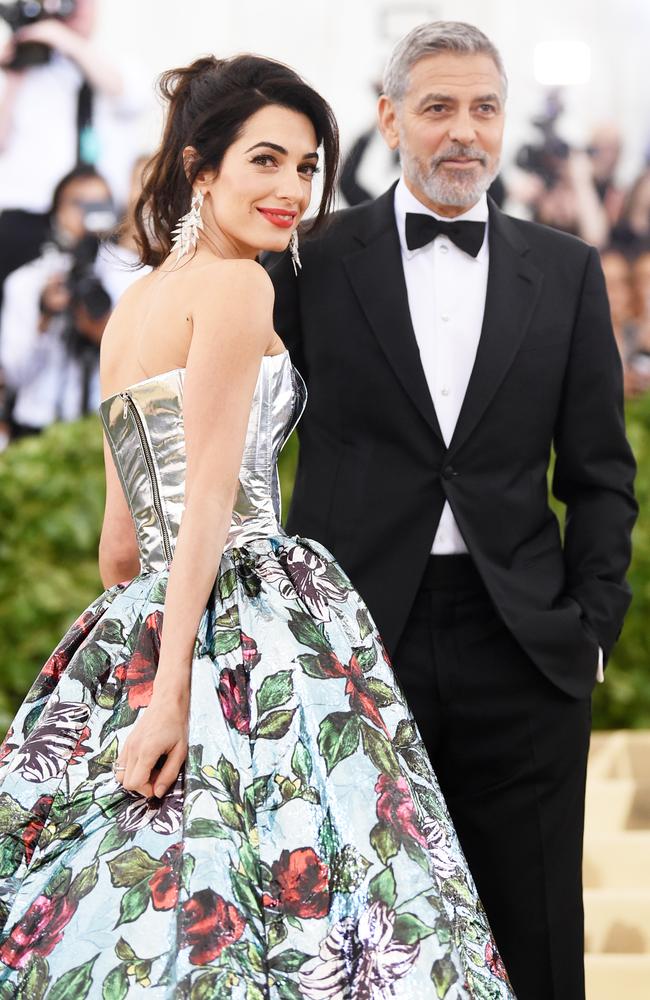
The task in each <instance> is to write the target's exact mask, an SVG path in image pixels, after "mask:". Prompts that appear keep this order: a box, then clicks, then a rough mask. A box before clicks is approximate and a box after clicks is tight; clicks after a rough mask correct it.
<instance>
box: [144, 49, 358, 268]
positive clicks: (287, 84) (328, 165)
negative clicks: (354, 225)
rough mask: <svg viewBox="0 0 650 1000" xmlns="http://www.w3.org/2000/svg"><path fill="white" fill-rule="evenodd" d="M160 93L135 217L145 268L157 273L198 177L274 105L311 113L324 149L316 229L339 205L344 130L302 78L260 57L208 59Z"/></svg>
mask: <svg viewBox="0 0 650 1000" xmlns="http://www.w3.org/2000/svg"><path fill="white" fill-rule="evenodd" d="M159 88H160V92H161V94H162V96H163V98H164V99H165V100H166V101H168V102H169V110H168V115H167V121H166V124H165V129H164V133H163V138H162V142H161V145H160V149H159V150H158V152H157V153H156V154H155V155H154V157H153V159H152V160H151V161H150V162H149V164H148V166H147V168H146V170H145V177H144V185H143V189H142V194H141V196H140V198H139V200H138V202H137V204H136V206H135V213H134V214H135V225H136V232H137V242H138V245H139V248H140V255H141V259H142V263H143V264H151V265H153V266H154V267H155V266H157V265H158V264H160V263H161V262H162V261H163V260H164V259H165V257H166V256H167V254H168V253H169V251H170V249H171V245H172V235H171V234H172V232H173V230H174V228H175V227H176V225H177V223H178V220H179V218H180V217H181V216H182V215H185V213H186V212H187V211H188V210H189V207H190V198H191V193H192V185H193V182H194V179H195V178H196V176H197V174H199V173H200V172H201V171H202V170H218V169H219V166H220V165H221V162H222V160H223V158H224V156H225V154H226V151H227V150H228V148H229V147H230V146H231V145H232V144H233V142H235V141H236V139H237V138H238V136H239V135H240V134H241V131H242V129H243V127H244V125H245V124H246V122H247V121H248V119H249V118H250V117H251V116H252V115H254V114H255V113H256V112H257V111H259V110H260V109H261V108H265V107H269V106H272V105H279V106H281V107H284V108H289V109H291V110H292V111H297V112H299V113H301V114H304V115H306V117H307V118H308V119H309V120H310V122H311V123H312V125H313V126H314V130H315V132H316V136H317V139H318V144H319V146H320V145H322V146H323V151H324V170H323V195H322V198H321V202H320V206H319V209H318V213H317V215H316V217H315V219H314V221H313V223H312V226H313V227H316V226H318V225H319V224H320V223H321V222H322V220H323V219H324V218H325V216H326V215H327V213H328V211H329V209H330V207H331V205H332V202H333V199H334V191H335V181H336V171H337V167H338V159H339V138H338V128H337V124H336V119H335V118H334V114H333V112H332V109H331V108H330V106H329V104H328V103H327V102H326V101H325V100H324V99H323V98H322V97H321V96H320V95H319V94H317V93H316V91H315V90H313V89H312V87H310V86H309V85H308V84H306V83H305V82H304V80H302V79H301V78H300V77H299V76H298V74H297V73H295V72H294V71H293V70H292V69H289V67H288V66H284V65H283V64H282V63H279V62H275V61H274V60H272V59H263V58H261V57H260V56H253V55H240V56H234V57H233V58H232V59H216V58H215V57H214V56H206V57H205V58H202V59H197V60H196V61H195V62H193V63H192V64H191V65H190V66H186V67H183V68H181V69H172V70H168V71H167V72H166V73H163V75H162V76H161V78H160V81H159ZM186 146H193V147H194V148H195V149H196V150H197V153H198V156H197V157H196V158H195V159H194V161H193V163H192V164H191V167H190V168H189V170H190V176H189V178H188V177H187V176H186V173H185V165H184V163H183V149H184V148H185V147H186Z"/></svg>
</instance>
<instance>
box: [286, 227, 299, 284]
mask: <svg viewBox="0 0 650 1000" xmlns="http://www.w3.org/2000/svg"><path fill="white" fill-rule="evenodd" d="M289 253H290V254H291V263H292V264H293V273H294V274H295V275H296V277H298V268H301V269H302V264H301V263H300V254H299V253H298V233H297V232H296V231H295V230H294V231H293V233H292V234H291V239H290V240H289Z"/></svg>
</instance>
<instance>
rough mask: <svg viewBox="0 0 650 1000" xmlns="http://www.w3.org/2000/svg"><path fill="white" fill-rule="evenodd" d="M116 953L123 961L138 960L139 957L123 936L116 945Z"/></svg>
mask: <svg viewBox="0 0 650 1000" xmlns="http://www.w3.org/2000/svg"><path fill="white" fill-rule="evenodd" d="M115 954H116V955H117V957H118V958H119V959H121V960H122V961H123V962H133V961H137V958H138V956H137V955H136V953H135V952H134V950H133V948H132V947H131V945H130V944H129V943H128V941H125V940H124V938H123V937H121V938H120V940H119V941H118V942H117V944H116V945H115Z"/></svg>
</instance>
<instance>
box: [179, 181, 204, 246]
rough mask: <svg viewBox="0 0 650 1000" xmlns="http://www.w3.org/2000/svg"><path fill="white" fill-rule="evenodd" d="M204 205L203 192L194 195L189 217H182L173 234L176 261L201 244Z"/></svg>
mask: <svg viewBox="0 0 650 1000" xmlns="http://www.w3.org/2000/svg"><path fill="white" fill-rule="evenodd" d="M202 205H203V192H202V191H197V192H196V193H192V203H191V205H190V210H189V212H188V213H187V215H182V216H181V218H180V219H179V220H178V223H177V225H176V229H175V230H174V232H173V233H172V252H173V251H174V250H176V251H177V253H176V260H180V259H181V257H184V256H185V254H186V253H189V252H190V251H191V250H194V249H195V248H196V244H197V243H198V242H199V230H200V229H203V219H202V218H201V207H202Z"/></svg>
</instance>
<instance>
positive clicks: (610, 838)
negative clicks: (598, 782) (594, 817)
mask: <svg viewBox="0 0 650 1000" xmlns="http://www.w3.org/2000/svg"><path fill="white" fill-rule="evenodd" d="M583 878H584V886H585V889H648V890H650V831H648V830H629V831H625V832H624V833H611V834H597V833H594V832H593V831H592V830H588V831H587V835H586V837H585V849H584V862H583ZM649 996H650V993H649Z"/></svg>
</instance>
